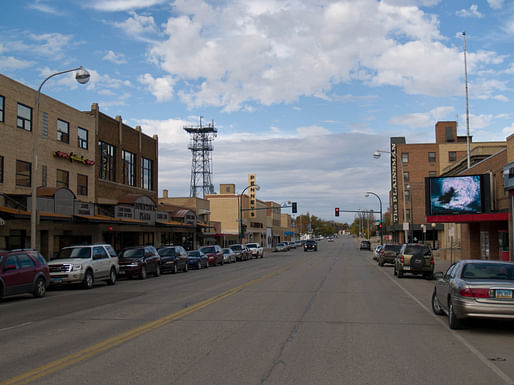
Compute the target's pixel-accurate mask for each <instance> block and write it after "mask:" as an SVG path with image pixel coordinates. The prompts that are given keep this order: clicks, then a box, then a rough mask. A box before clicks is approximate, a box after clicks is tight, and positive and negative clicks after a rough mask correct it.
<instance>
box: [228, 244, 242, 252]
mask: <svg viewBox="0 0 514 385" xmlns="http://www.w3.org/2000/svg"><path fill="white" fill-rule="evenodd" d="M230 248H231V249H232V250H237V251H240V250H241V249H242V247H241V245H232V246H230Z"/></svg>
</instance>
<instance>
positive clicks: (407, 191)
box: [404, 190, 410, 201]
mask: <svg viewBox="0 0 514 385" xmlns="http://www.w3.org/2000/svg"><path fill="white" fill-rule="evenodd" d="M404 196H405V200H406V201H408V200H410V190H405V191H404Z"/></svg>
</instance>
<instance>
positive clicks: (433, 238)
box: [432, 223, 437, 249]
mask: <svg viewBox="0 0 514 385" xmlns="http://www.w3.org/2000/svg"><path fill="white" fill-rule="evenodd" d="M436 226H437V225H436V224H435V223H432V249H435V227H436Z"/></svg>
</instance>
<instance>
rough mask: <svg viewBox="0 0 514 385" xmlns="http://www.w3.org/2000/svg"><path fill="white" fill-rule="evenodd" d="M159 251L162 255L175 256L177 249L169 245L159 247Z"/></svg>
mask: <svg viewBox="0 0 514 385" xmlns="http://www.w3.org/2000/svg"><path fill="white" fill-rule="evenodd" d="M158 253H159V255H160V256H162V257H174V256H175V249H174V248H173V247H167V248H165V249H159V251H158Z"/></svg>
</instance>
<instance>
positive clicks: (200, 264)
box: [196, 261, 202, 270]
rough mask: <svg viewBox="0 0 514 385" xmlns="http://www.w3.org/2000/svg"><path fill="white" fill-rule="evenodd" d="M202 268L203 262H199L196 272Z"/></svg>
mask: <svg viewBox="0 0 514 385" xmlns="http://www.w3.org/2000/svg"><path fill="white" fill-rule="evenodd" d="M201 268H202V262H200V261H198V263H197V264H196V270H201Z"/></svg>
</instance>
